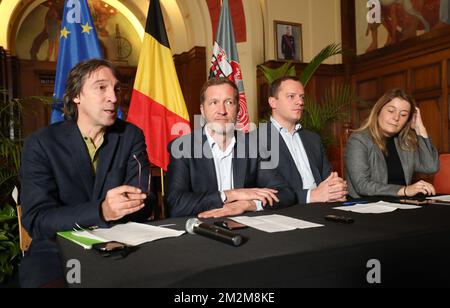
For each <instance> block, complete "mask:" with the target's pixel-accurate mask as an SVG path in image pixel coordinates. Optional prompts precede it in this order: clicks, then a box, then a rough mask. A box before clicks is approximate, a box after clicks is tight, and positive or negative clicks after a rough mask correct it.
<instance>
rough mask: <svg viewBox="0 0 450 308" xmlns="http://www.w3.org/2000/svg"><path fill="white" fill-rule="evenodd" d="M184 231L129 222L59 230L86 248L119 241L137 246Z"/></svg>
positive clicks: (67, 237) (64, 235)
mask: <svg viewBox="0 0 450 308" xmlns="http://www.w3.org/2000/svg"><path fill="white" fill-rule="evenodd" d="M184 233H185V231H177V230H173V229H169V228H161V227H155V226H151V225H146V224H140V223H135V222H129V223H126V224H120V225H116V226H114V227H112V228H109V229H95V230H83V231H64V232H58V235H59V236H61V237H63V238H65V239H68V240H69V241H72V242H74V243H76V244H78V245H80V246H82V247H83V248H85V249H91V247H92V245H93V244H96V243H104V242H109V241H117V242H121V243H124V244H127V245H129V246H137V245H141V244H143V243H147V242H151V241H156V240H159V239H164V238H169V237H177V236H180V235H182V234H184Z"/></svg>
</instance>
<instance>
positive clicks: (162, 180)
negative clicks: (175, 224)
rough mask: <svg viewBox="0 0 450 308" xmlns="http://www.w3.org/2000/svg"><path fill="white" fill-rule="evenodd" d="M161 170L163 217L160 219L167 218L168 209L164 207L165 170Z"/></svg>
mask: <svg viewBox="0 0 450 308" xmlns="http://www.w3.org/2000/svg"><path fill="white" fill-rule="evenodd" d="M160 170H161V200H162V201H161V202H162V204H161V217H160V218H166V207H165V206H164V170H163V169H162V168H160Z"/></svg>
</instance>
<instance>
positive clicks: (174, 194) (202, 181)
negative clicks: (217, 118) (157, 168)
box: [166, 130, 295, 217]
mask: <svg viewBox="0 0 450 308" xmlns="http://www.w3.org/2000/svg"><path fill="white" fill-rule="evenodd" d="M255 141H256V140H255ZM255 147H256V143H255ZM250 148H251V147H250V146H249V135H248V134H242V133H236V146H235V148H234V155H233V163H232V164H233V181H234V188H235V189H238V188H256V187H258V188H273V189H277V190H278V194H277V197H278V198H279V200H280V202H279V203H276V204H274V206H273V208H278V207H283V206H290V205H293V204H295V195H294V193H293V191H292V190H291V189H290V188H289V186H288V185H287V184H286V183H285V182H284V180H283V179H282V178H281V177H280V176H279V175H278V174H277V172H276V171H275V170H264V169H262V168H261V158H260V157H259V156H258V153H257V151H253V150H251V149H250ZM202 149H203V151H202ZM168 151H169V153H170V163H169V167H168V171H167V192H166V202H167V206H168V209H169V215H170V216H172V217H177V216H194V215H197V214H199V213H201V212H204V211H207V210H210V209H214V208H221V207H223V203H222V200H221V198H220V194H219V192H218V186H217V177H216V171H215V167H214V160H213V158H212V152H211V147H210V146H209V143H208V141H207V137H206V135H205V134H204V131H203V130H196V131H195V132H194V133H193V134H190V135H185V136H182V137H180V138H178V139H176V140H174V141H173V142H172V143H170V144H169V146H168ZM178 152H183V157H180V155H179V153H178ZM237 157H243V158H237Z"/></svg>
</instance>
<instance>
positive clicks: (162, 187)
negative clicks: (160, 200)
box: [160, 168, 164, 197]
mask: <svg viewBox="0 0 450 308" xmlns="http://www.w3.org/2000/svg"><path fill="white" fill-rule="evenodd" d="M160 169H161V195H162V196H163V197H164V170H163V169H162V168H160Z"/></svg>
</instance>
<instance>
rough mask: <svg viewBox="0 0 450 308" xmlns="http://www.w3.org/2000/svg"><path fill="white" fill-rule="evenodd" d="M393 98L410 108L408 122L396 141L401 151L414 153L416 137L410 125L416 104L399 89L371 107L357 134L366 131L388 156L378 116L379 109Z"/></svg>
mask: <svg viewBox="0 0 450 308" xmlns="http://www.w3.org/2000/svg"><path fill="white" fill-rule="evenodd" d="M394 98H400V99H402V100H405V101H407V102H408V103H409V104H410V106H411V111H410V113H409V117H408V120H407V121H406V123H405V126H403V128H402V129H401V130H400V132H399V134H398V141H399V145H400V148H401V149H402V150H404V151H409V152H412V151H415V150H416V149H417V135H416V133H415V132H414V130H412V129H411V123H412V119H413V116H414V113H415V110H416V103H415V101H414V99H413V98H412V97H411V96H410V95H408V94H406V92H405V91H403V90H401V89H392V90H390V91H387V92H386V93H384V95H383V96H382V97H380V99H379V100H378V101H377V102H376V103H375V105H374V106H373V107H372V110H371V111H370V115H369V117H368V118H367V120H366V121H365V122H364V123H363V125H362V126H361V127H360V128H359V129H358V130H357V131H359V132H360V131H365V130H367V132H368V133H369V134H370V136H371V137H372V140H373V142H374V143H375V144H376V145H377V146H378V147H379V148H380V150H381V151H382V152H383V153H384V154H385V155H387V154H388V153H387V150H386V137H385V136H384V135H383V133H382V131H381V128H380V126H379V125H378V116H379V115H380V112H381V109H383V107H384V106H385V105H386V104H387V103H389V102H390V101H392V100H393V99H394Z"/></svg>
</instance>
